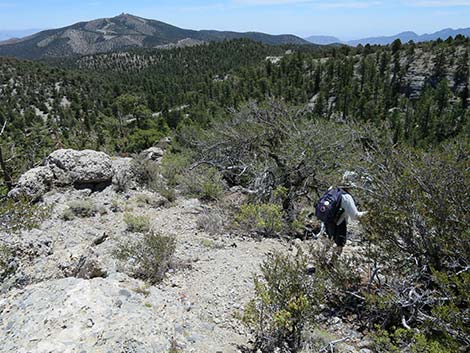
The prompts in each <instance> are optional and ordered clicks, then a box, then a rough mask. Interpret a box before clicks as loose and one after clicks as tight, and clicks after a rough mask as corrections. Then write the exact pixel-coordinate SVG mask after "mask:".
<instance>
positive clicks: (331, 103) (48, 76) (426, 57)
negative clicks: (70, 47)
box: [0, 40, 469, 174]
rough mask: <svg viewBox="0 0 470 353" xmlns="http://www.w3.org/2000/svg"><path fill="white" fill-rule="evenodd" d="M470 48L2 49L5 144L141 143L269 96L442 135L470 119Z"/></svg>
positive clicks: (28, 157)
mask: <svg viewBox="0 0 470 353" xmlns="http://www.w3.org/2000/svg"><path fill="white" fill-rule="evenodd" d="M468 50H469V45H468V40H465V41H460V42H459V41H452V42H435V43H430V44H420V45H403V46H402V45H401V44H399V43H395V44H394V45H392V46H389V47H369V46H367V47H365V48H359V49H351V48H347V47H342V48H326V49H322V50H319V49H313V48H308V47H278V46H274V47H271V46H266V45H262V44H259V43H255V42H251V41H247V40H237V41H230V42H223V43H212V44H208V45H203V46H197V47H190V48H178V49H172V50H166V51H158V50H147V51H145V50H141V51H130V52H126V53H115V54H102V55H93V56H85V57H82V58H79V59H76V60H75V59H71V60H60V61H54V62H52V63H51V64H49V65H44V64H40V63H35V62H30V61H18V60H14V59H1V60H0V65H1V70H0V90H1V96H0V122H1V123H2V125H3V124H4V123H5V122H6V127H5V134H6V139H5V138H4V140H3V141H4V142H3V143H4V146H5V151H6V152H4V153H7V154H10V153H11V155H12V156H14V157H15V158H13V160H12V161H11V163H13V164H12V166H13V165H14V167H13V170H14V171H18V172H19V171H21V170H23V169H24V168H26V167H31V166H32V165H34V163H35V162H36V161H39V160H41V158H42V157H43V156H44V155H45V154H47V153H48V152H49V151H51V150H52V149H53V148H55V147H60V146H71V147H76V148H86V147H90V148H96V149H104V150H107V151H115V152H134V151H138V150H140V149H142V148H146V147H149V146H150V145H152V143H153V142H154V141H155V140H156V139H158V138H160V137H162V136H163V135H164V134H167V133H169V131H170V130H172V129H177V128H179V127H181V126H183V125H191V124H195V125H196V126H202V127H204V126H208V125H210V124H211V121H213V120H214V119H220V118H222V117H223V116H225V115H226V114H227V107H238V106H239V105H240V104H241V103H242V102H245V101H248V100H250V99H251V100H257V101H260V102H261V101H264V100H266V99H267V98H269V97H277V98H281V99H283V100H285V101H286V102H288V103H289V104H294V105H297V106H303V107H306V108H307V109H308V111H309V112H310V113H309V114H311V116H312V118H322V119H333V120H337V121H360V122H372V123H374V124H377V125H378V126H381V125H383V124H386V126H387V128H388V129H391V130H393V131H394V136H395V139H396V140H397V141H399V140H400V141H401V140H405V141H407V142H409V143H411V144H413V145H423V144H424V145H425V144H427V143H436V142H439V141H442V140H445V139H447V138H449V137H452V136H456V135H458V134H459V133H462V132H463V131H464V130H465V129H468V109H467V108H468V85H469V56H468ZM6 146H9V147H6ZM9 150H11V152H8V151H9ZM14 174H15V173H14Z"/></svg>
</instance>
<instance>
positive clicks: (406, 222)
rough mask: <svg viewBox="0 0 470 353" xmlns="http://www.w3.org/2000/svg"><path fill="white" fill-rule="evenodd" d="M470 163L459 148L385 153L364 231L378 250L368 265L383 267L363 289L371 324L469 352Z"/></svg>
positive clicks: (372, 171) (375, 170)
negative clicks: (399, 329) (413, 331)
mask: <svg viewBox="0 0 470 353" xmlns="http://www.w3.org/2000/svg"><path fill="white" fill-rule="evenodd" d="M469 156H470V148H469V145H468V144H466V143H458V142H457V141H456V142H455V143H453V144H452V145H449V146H443V147H442V148H440V149H435V150H433V151H430V152H422V151H414V150H411V149H409V148H400V149H398V150H391V151H385V152H383V155H381V156H380V157H377V159H376V160H375V164H374V165H372V166H370V167H369V171H368V173H369V176H370V178H371V180H372V183H371V188H372V190H371V191H372V192H371V194H370V197H369V205H368V209H369V211H370V213H369V215H368V216H367V217H366V218H365V219H364V222H363V224H364V226H365V229H366V233H365V234H366V235H367V236H368V239H369V241H370V242H371V244H372V248H373V249H375V250H374V251H372V252H371V254H370V257H371V258H370V261H371V262H375V263H376V264H377V266H378V267H380V279H379V277H377V276H376V277H375V278H373V279H372V283H371V286H369V287H370V288H369V289H368V290H365V292H366V294H367V295H366V297H367V301H366V307H365V309H366V315H367V316H368V318H369V320H370V321H371V322H375V323H378V324H380V325H381V327H383V328H385V329H388V330H391V329H392V327H399V326H404V327H412V328H417V329H419V330H420V332H421V333H422V335H423V337H424V339H426V340H427V341H429V342H435V341H437V340H439V341H440V340H441V339H442V338H443V337H444V338H445V341H446V342H447V343H445V345H444V346H446V345H448V344H449V340H448V339H447V338H448V337H452V340H455V341H456V342H459V343H460V345H461V347H464V346H465V345H468V343H469V341H468V337H470V330H469V325H468V317H469V314H470V309H469V306H470V296H469V292H470V274H469V271H468V269H469V267H468V264H469V263H470V231H469V229H470V228H469V225H470V212H469V211H470V210H469V209H468V205H469V204H470V193H468V192H467V191H466V190H470V175H469V172H470V169H469V165H470V157H469ZM433 344H434V343H433ZM434 345H435V344H434ZM400 348H402V347H400ZM436 349H437V348H436Z"/></svg>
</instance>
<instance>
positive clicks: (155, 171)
mask: <svg viewBox="0 0 470 353" xmlns="http://www.w3.org/2000/svg"><path fill="white" fill-rule="evenodd" d="M131 163H132V170H133V172H134V174H135V176H136V179H137V182H138V183H139V184H141V185H145V186H147V187H149V188H152V186H153V185H155V184H156V183H158V182H159V181H160V180H161V178H162V177H161V173H160V166H159V165H158V164H157V163H155V162H154V161H150V160H147V159H145V158H141V157H136V158H134V159H133V160H132V162H131Z"/></svg>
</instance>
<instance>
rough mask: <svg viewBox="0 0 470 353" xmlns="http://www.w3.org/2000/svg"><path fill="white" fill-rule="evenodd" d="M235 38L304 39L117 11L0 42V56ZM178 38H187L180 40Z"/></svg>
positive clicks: (39, 55) (282, 41)
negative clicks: (202, 27)
mask: <svg viewBox="0 0 470 353" xmlns="http://www.w3.org/2000/svg"><path fill="white" fill-rule="evenodd" d="M239 38H247V39H251V40H254V41H259V42H262V43H264V44H271V45H281V44H307V43H308V42H307V41H305V40H303V39H301V38H299V37H296V36H294V35H269V34H264V33H256V32H246V33H237V32H220V31H210V30H209V31H195V30H188V29H183V28H178V27H175V26H172V25H170V24H167V23H164V22H160V21H157V20H151V19H145V18H142V17H138V16H135V15H132V14H129V13H121V14H120V15H118V16H115V17H111V18H100V19H96V20H92V21H89V22H79V23H76V24H73V25H71V26H68V27H64V28H58V29H52V30H47V31H43V32H40V33H37V34H35V35H33V36H31V37H29V38H23V39H22V40H21V42H15V43H11V42H9V43H7V42H3V43H0V56H16V57H20V58H26V59H37V58H44V57H61V56H73V55H88V54H96V53H106V52H110V51H118V50H125V49H129V48H157V47H162V46H164V47H166V46H167V45H170V47H171V44H175V45H176V44H178V43H179V44H178V45H186V44H185V43H202V42H212V41H223V40H231V39H239ZM182 40H188V41H186V42H183V44H181V41H182Z"/></svg>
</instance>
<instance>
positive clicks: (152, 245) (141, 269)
mask: <svg viewBox="0 0 470 353" xmlns="http://www.w3.org/2000/svg"><path fill="white" fill-rule="evenodd" d="M175 247H176V242H175V239H174V238H173V237H171V236H164V235H161V234H158V233H154V232H145V233H144V234H142V236H141V237H140V238H139V239H137V240H134V241H126V242H123V243H121V244H120V245H119V247H118V249H117V250H116V251H115V255H116V256H117V258H118V259H120V260H122V261H126V262H130V263H132V266H133V269H132V274H133V276H135V277H137V278H142V279H145V280H147V281H149V282H150V283H152V284H154V283H158V282H160V281H161V280H162V279H163V277H164V275H165V273H166V272H167V271H168V270H169V269H170V268H172V267H173V265H174V252H175Z"/></svg>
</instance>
